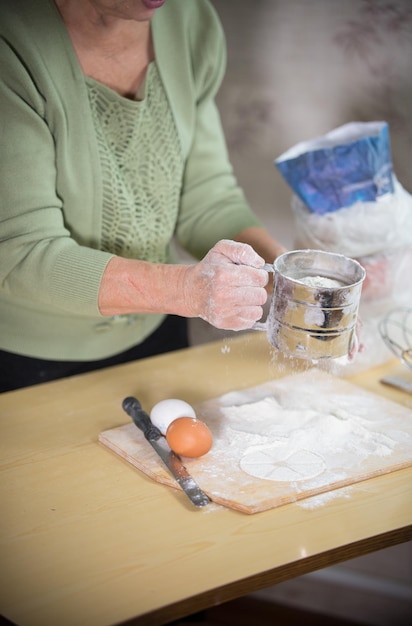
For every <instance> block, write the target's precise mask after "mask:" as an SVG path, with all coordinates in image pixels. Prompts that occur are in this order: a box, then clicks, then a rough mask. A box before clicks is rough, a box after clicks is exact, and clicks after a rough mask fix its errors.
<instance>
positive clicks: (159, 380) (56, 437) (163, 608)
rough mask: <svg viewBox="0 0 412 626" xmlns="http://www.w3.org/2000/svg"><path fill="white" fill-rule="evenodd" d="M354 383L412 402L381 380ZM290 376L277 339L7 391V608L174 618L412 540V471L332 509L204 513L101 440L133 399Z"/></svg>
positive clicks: (337, 500)
mask: <svg viewBox="0 0 412 626" xmlns="http://www.w3.org/2000/svg"><path fill="white" fill-rule="evenodd" d="M399 368H402V366H400V365H399V364H397V363H396V362H390V363H389V364H387V365H385V366H381V367H378V368H375V369H371V370H369V371H368V372H366V373H362V374H358V375H356V376H353V377H351V379H350V380H351V382H354V383H355V384H358V385H360V386H362V387H364V388H366V389H369V390H371V391H374V392H376V393H377V394H380V395H382V396H386V397H389V398H391V399H393V400H395V401H397V402H399V403H402V404H404V405H406V406H408V407H411V411H412V396H410V395H409V396H408V395H407V394H406V393H403V392H401V391H397V390H395V389H392V388H390V387H386V386H384V385H381V384H380V383H379V379H380V378H381V376H382V375H384V374H393V373H396V371H397V370H399ZM285 373H287V371H285V369H284V367H279V365H277V364H276V363H275V362H274V361H273V359H272V354H271V350H270V348H269V346H268V344H267V342H266V339H265V337H264V336H263V333H262V334H260V333H252V334H246V335H242V336H240V337H237V338H235V339H228V340H226V341H218V342H214V343H210V344H206V345H203V346H199V347H196V348H191V349H189V350H184V351H180V352H175V353H171V354H166V355H162V356H159V357H154V358H151V359H146V360H142V361H140V362H136V363H133V364H128V365H123V366H119V367H116V368H111V369H107V370H103V371H100V372H95V373H92V374H87V375H83V376H78V377H73V378H70V379H66V380H62V381H58V382H54V383H48V384H44V385H38V386H35V387H31V388H27V389H23V390H20V391H16V392H11V393H6V394H2V395H0V416H1V420H0V423H1V446H2V457H1V458H2V470H3V471H2V480H1V489H2V515H1V540H2V547H1V554H0V558H1V606H0V613H1V614H2V615H4V616H5V617H6V618H7V619H9V620H11V621H12V622H14V623H15V624H18V626H57V625H58V626H95V625H96V626H105V625H113V624H120V623H127V624H130V625H131V624H164V623H166V622H168V621H170V620H172V619H177V618H178V617H181V616H184V615H188V614H190V613H192V612H195V611H199V610H201V609H203V608H206V607H210V606H213V605H215V604H218V603H221V602H224V601H226V600H230V599H232V598H235V597H238V596H241V595H243V594H246V593H249V592H252V591H256V590H258V589H262V588H264V587H267V586H269V585H272V584H274V583H277V582H280V581H284V580H287V579H289V578H293V577H295V576H299V575H301V574H304V573H307V572H310V571H312V570H315V569H318V568H322V567H326V566H329V565H332V564H334V563H338V562H340V561H343V560H347V559H350V558H353V557H357V556H360V555H363V554H366V553H368V552H371V551H375V550H379V549H381V548H386V547H388V546H391V545H394V544H397V543H401V542H405V541H408V540H410V539H412V487H411V485H412V468H409V469H405V470H401V471H398V472H394V473H392V474H388V475H384V476H381V477H378V478H374V479H372V480H369V481H364V482H362V483H359V484H358V485H355V486H353V487H351V492H350V497H347V495H346V496H344V494H343V493H342V495H341V496H340V494H339V493H337V494H336V495H335V497H334V498H333V499H332V500H331V501H330V502H328V503H327V504H326V505H324V506H320V507H302V506H300V505H299V503H294V504H288V505H284V506H282V507H279V508H277V509H273V510H270V511H267V512H264V513H259V514H256V515H245V514H243V513H239V512H236V511H233V510H229V509H226V508H223V507H220V506H217V505H214V504H212V505H211V506H210V507H206V508H205V509H196V508H194V507H192V505H191V504H190V503H189V502H188V500H187V499H186V497H185V495H184V494H183V493H181V492H179V491H178V490H174V489H171V488H169V487H165V486H164V485H160V484H157V483H155V482H153V481H152V480H150V479H149V478H147V477H146V476H145V475H143V474H141V473H140V472H139V471H137V470H135V469H134V468H132V467H131V466H130V465H129V464H127V463H126V462H124V461H122V460H121V459H120V458H119V457H117V456H116V455H114V454H113V453H111V452H110V451H108V450H107V449H106V448H105V447H103V446H102V445H101V444H99V443H98V441H97V437H98V434H99V433H100V432H101V431H102V430H105V429H108V428H113V427H115V426H119V425H121V424H124V423H127V422H128V421H129V418H128V416H127V415H126V414H125V413H123V411H122V408H121V401H122V399H123V398H124V397H125V396H127V395H136V396H137V397H138V398H139V399H140V400H141V402H142V404H143V406H144V407H145V408H146V409H147V410H150V408H151V407H152V406H153V405H154V404H155V403H156V402H157V401H159V400H160V399H163V398H166V397H178V398H182V399H184V400H186V401H188V402H190V403H191V404H196V403H198V402H200V401H203V400H205V399H208V398H212V397H216V396H219V395H221V394H223V393H225V392H227V391H229V390H234V389H241V388H246V387H250V386H253V385H257V384H259V383H261V382H264V381H266V380H270V379H272V378H276V377H279V376H281V375H284V374H285Z"/></svg>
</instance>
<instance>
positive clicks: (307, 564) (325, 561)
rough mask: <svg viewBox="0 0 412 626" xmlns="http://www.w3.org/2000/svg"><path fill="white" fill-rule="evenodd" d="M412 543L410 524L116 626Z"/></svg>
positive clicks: (148, 623) (152, 621) (164, 616)
mask: <svg viewBox="0 0 412 626" xmlns="http://www.w3.org/2000/svg"><path fill="white" fill-rule="evenodd" d="M411 540H412V524H411V525H408V526H404V527H402V528H397V529H395V530H391V531H388V532H385V533H382V534H379V535H375V536H373V537H367V538H365V539H360V540H359V541H355V542H353V543H350V544H345V545H343V546H339V547H338V548H334V549H332V550H328V551H326V552H321V553H319V554H314V555H312V556H309V557H307V558H304V559H299V560H298V561H294V562H292V563H286V564H285V565H281V566H279V567H276V568H274V569H271V570H267V571H265V572H260V573H259V574H254V575H253V576H249V577H247V578H242V579H241V580H237V581H234V582H232V583H229V584H227V585H224V586H222V587H217V588H214V589H210V590H209V591H205V592H203V593H200V594H198V595H196V596H192V597H190V598H185V599H184V600H181V601H179V602H176V603H173V604H169V605H168V606H165V607H162V608H161V609H157V610H155V611H152V612H150V613H146V614H144V615H141V616H138V617H135V618H132V619H130V620H127V621H125V622H121V623H119V624H118V625H117V626H162V625H164V624H168V623H169V622H171V621H173V620H177V619H181V618H183V617H187V616H188V615H191V614H193V613H197V612H199V611H202V610H205V609H208V608H211V607H213V606H217V605H219V604H222V603H224V602H229V601H230V600H235V599H236V598H239V597H241V596H244V595H246V594H249V593H253V592H254V591H259V590H261V589H265V588H267V587H270V586H271V585H275V584H277V583H281V582H285V581H286V580H291V579H293V578H296V577H297V576H301V575H304V574H309V573H310V572H314V571H316V570H319V569H323V568H325V567H330V566H331V565H337V564H338V563H342V562H344V561H348V560H350V559H353V558H357V557H360V556H365V555H366V554H370V553H371V552H376V551H377V550H383V549H385V548H389V547H391V546H395V545H398V544H401V543H405V542H406V541H411Z"/></svg>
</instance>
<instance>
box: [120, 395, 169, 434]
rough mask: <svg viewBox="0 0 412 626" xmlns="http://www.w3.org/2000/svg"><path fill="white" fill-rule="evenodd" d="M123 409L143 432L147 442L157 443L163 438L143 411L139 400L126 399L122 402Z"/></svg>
mask: <svg viewBox="0 0 412 626" xmlns="http://www.w3.org/2000/svg"><path fill="white" fill-rule="evenodd" d="M122 407H123V410H124V411H126V413H127V414H128V415H130V417H131V418H132V420H133V421H134V423H135V424H136V426H137V427H138V428H140V430H141V431H142V432H143V434H144V436H145V437H146V439H147V441H157V440H158V439H160V437H163V435H162V433H161V432H160V430H159V429H158V428H157V426H154V424H152V422H151V420H150V417H149V416H148V414H147V413H146V411H144V410H143V409H142V405H141V404H140V402H139V400H138V399H137V398H133V396H129V397H127V398H125V399H124V400H123V402H122Z"/></svg>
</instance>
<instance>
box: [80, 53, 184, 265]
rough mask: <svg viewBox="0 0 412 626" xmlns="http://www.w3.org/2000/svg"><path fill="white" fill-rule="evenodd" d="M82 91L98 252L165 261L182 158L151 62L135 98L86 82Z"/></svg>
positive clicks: (159, 261)
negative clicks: (99, 185) (90, 130)
mask: <svg viewBox="0 0 412 626" xmlns="http://www.w3.org/2000/svg"><path fill="white" fill-rule="evenodd" d="M87 87H88V93H89V101H90V106H91V110H92V117H93V123H94V126H95V131H96V136H97V143H98V149H99V156H100V166H101V170H102V179H103V213H102V239H101V241H102V249H103V250H105V251H107V252H111V253H113V254H117V255H119V256H125V257H129V258H139V259H142V260H145V261H151V262H157V263H165V262H168V261H169V242H170V240H171V238H172V236H173V232H174V228H175V223H176V219H177V215H178V210H179V195H180V189H181V179H182V175H183V154H182V150H181V146H180V141H179V137H178V134H177V130H176V126H175V123H174V119H173V115H172V112H171V110H170V107H169V104H168V100H167V97H166V94H165V91H164V88H163V85H162V82H161V80H160V76H159V73H158V71H157V66H156V63H155V62H152V63H151V64H150V65H149V68H148V72H147V75H146V80H145V83H144V85H143V86H142V88H141V89H140V90H139V92H138V94H137V96H136V99H135V100H130V99H127V98H124V97H122V96H120V95H119V94H117V93H116V92H115V91H113V90H111V89H109V88H108V87H105V86H104V85H102V84H101V83H99V82H97V81H95V80H93V79H90V78H88V79H87Z"/></svg>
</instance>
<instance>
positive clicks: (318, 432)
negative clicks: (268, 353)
mask: <svg viewBox="0 0 412 626" xmlns="http://www.w3.org/2000/svg"><path fill="white" fill-rule="evenodd" d="M242 399H243V398H242V392H240V393H239V397H238V398H236V394H235V393H231V394H228V396H227V397H226V401H225V402H224V403H223V406H220V407H219V408H220V412H221V416H220V424H221V430H220V433H219V439H217V440H216V439H215V442H216V444H215V445H216V448H217V447H222V452H223V451H224V453H225V455H226V456H228V455H230V454H231V451H232V450H233V453H234V454H236V455H237V459H238V462H239V465H240V467H241V469H242V470H243V471H244V472H246V473H247V474H249V475H250V476H255V477H257V478H261V479H265V480H272V481H288V482H301V481H312V483H313V485H312V486H313V487H316V478H317V477H321V476H322V474H324V473H325V472H327V471H329V474H330V472H331V468H333V476H331V478H333V479H334V480H338V481H339V480H342V479H344V478H345V476H346V471H347V469H348V468H350V467H356V466H358V464H359V463H361V462H362V461H364V460H365V459H367V458H368V457H369V456H371V455H373V456H375V457H376V456H379V457H385V456H388V455H391V454H392V452H393V450H394V447H395V446H396V445H397V443H398V442H399V441H402V439H403V438H404V437H405V436H406V437H407V438H408V435H406V434H405V433H402V432H400V431H396V430H395V431H390V430H389V431H388V432H386V431H385V432H379V431H376V429H374V421H373V418H374V417H375V415H376V404H374V403H375V399H374V398H372V401H373V403H372V405H371V399H370V398H369V397H368V396H367V395H365V396H364V395H359V396H355V397H354V396H350V395H348V394H339V393H331V392H330V390H329V389H326V388H325V390H324V392H322V391H321V389H320V387H319V385H311V383H310V380H309V381H305V383H304V384H299V385H297V386H296V389H292V390H291V389H290V388H288V387H286V388H285V389H282V384H281V382H280V381H278V388H277V390H276V391H275V392H273V395H267V396H266V397H263V398H257V399H256V400H255V401H253V400H252V401H250V398H249V401H248V402H246V403H242ZM229 400H231V401H232V402H233V404H231V405H228V404H227V402H228V401H229ZM236 400H237V402H236ZM215 450H216V453H218V452H219V450H218V449H215ZM321 482H322V481H321Z"/></svg>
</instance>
